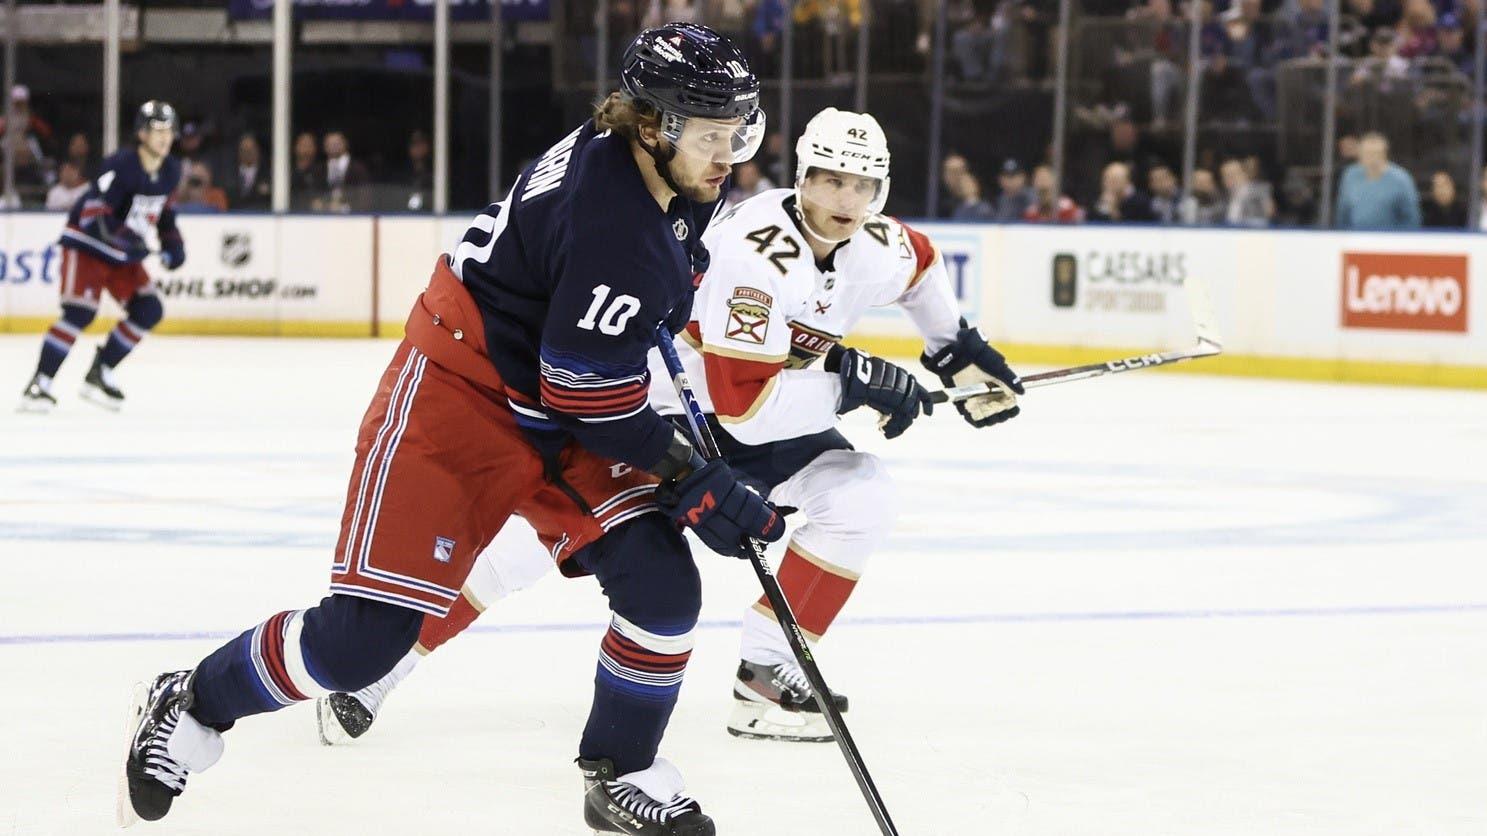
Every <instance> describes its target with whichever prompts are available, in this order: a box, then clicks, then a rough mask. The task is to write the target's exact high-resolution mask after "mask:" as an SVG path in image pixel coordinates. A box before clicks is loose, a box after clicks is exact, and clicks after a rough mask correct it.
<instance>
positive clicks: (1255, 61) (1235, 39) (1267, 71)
mask: <svg viewBox="0 0 1487 836" xmlns="http://www.w3.org/2000/svg"><path fill="white" fill-rule="evenodd" d="M1222 20H1223V23H1224V31H1225V34H1226V35H1227V36H1228V38H1229V50H1228V55H1227V60H1228V64H1229V65H1230V66H1231V67H1233V68H1234V71H1235V72H1236V73H1238V74H1240V75H1242V76H1243V77H1244V82H1245V86H1246V87H1248V88H1249V94H1250V102H1251V103H1252V104H1253V105H1254V106H1255V108H1256V109H1257V110H1259V112H1260V115H1261V117H1262V118H1264V119H1265V120H1266V121H1272V120H1274V119H1275V107H1276V104H1275V96H1276V93H1275V69H1274V68H1273V67H1271V66H1269V64H1268V63H1267V62H1268V59H1269V56H1270V54H1271V52H1272V50H1273V48H1274V40H1275V32H1274V30H1273V29H1272V27H1271V24H1270V21H1269V20H1266V19H1265V16H1264V9H1263V7H1262V5H1261V0H1239V1H1238V2H1237V3H1235V4H1234V5H1232V6H1230V7H1229V11H1227V12H1225V13H1224V14H1223V18H1222Z"/></svg>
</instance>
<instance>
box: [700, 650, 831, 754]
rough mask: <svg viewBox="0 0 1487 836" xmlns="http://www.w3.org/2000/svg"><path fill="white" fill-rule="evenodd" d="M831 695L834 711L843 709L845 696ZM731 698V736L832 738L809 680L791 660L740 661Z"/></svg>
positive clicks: (805, 738)
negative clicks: (774, 663) (774, 662)
mask: <svg viewBox="0 0 1487 836" xmlns="http://www.w3.org/2000/svg"><path fill="white" fill-rule="evenodd" d="M832 699H833V700H835V701H836V709H837V711H840V712H843V713H845V712H846V710H847V698H846V697H844V696H842V695H841V694H833V695H832ZM733 700H734V702H733V714H732V716H730V717H729V718H728V733H729V734H731V735H733V736H734V737H747V738H752V739H756V740H791V741H799V742H806V743H821V742H825V741H828V740H832V739H833V736H832V734H831V729H830V728H829V727H828V726H827V725H826V718H825V717H823V716H822V715H821V707H820V706H818V705H816V698H815V692H814V691H813V690H812V689H811V683H810V680H808V679H806V676H805V671H802V670H801V669H800V666H799V665H797V664H795V663H794V662H781V663H780V664H778V665H773V666H770V665H761V664H757V663H755V662H747V661H742V662H739V663H738V675H737V678H736V679H734V681H733Z"/></svg>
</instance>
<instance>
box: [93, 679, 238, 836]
mask: <svg viewBox="0 0 1487 836" xmlns="http://www.w3.org/2000/svg"><path fill="white" fill-rule="evenodd" d="M191 699H192V698H191V672H190V671H175V672H174V673H162V674H160V675H159V676H157V677H155V681H154V682H152V683H150V684H149V685H145V684H144V683H140V684H139V685H137V686H135V690H134V697H133V701H132V703H131V704H130V706H129V716H128V718H127V719H126V721H125V734H126V736H127V737H126V747H125V753H124V764H123V767H124V769H123V771H122V772H121V773H120V774H119V787H118V800H117V809H116V816H117V819H118V824H119V826H120V827H129V826H131V825H133V824H135V823H137V822H138V821H139V820H141V819H144V820H145V821H156V820H158V819H162V818H164V817H165V814H166V813H169V812H170V805H171V802H172V801H174V800H175V797H176V796H178V795H180V794H181V792H182V791H183V790H185V789H186V775H187V774H188V773H191V772H200V771H202V770H204V769H206V768H207V767H209V766H211V765H212V764H214V763H216V762H217V759H218V758H220V757H222V735H221V734H219V733H217V732H216V731H215V730H213V729H209V728H207V727H206V726H203V725H202V724H200V723H198V722H197V721H196V718H195V717H192V716H191V715H190V714H188V713H187V712H186V709H187V708H190V707H191Z"/></svg>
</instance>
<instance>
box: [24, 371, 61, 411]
mask: <svg viewBox="0 0 1487 836" xmlns="http://www.w3.org/2000/svg"><path fill="white" fill-rule="evenodd" d="M56 405H57V399H56V398H54V397H52V379H51V378H50V377H47V376H46V375H44V374H42V373H41V372H37V373H36V374H35V375H34V376H33V377H32V378H31V382H30V383H27V384H26V391H24V392H22V393H21V405H20V408H19V411H20V412H38V413H46V412H51V411H52V408H53V407H55V406H56Z"/></svg>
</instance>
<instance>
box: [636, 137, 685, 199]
mask: <svg viewBox="0 0 1487 836" xmlns="http://www.w3.org/2000/svg"><path fill="white" fill-rule="evenodd" d="M640 147H642V148H644V149H645V153H646V154H648V155H650V158H651V162H653V163H655V164H656V173H657V174H659V175H661V182H663V183H665V184H666V187H667V188H669V189H671V190H672V191H673V192H676V193H677V194H678V195H680V196H682V197H686V193H684V192H683V191H682V187H681V186H678V185H677V184H676V180H674V179H672V177H671V161H672V160H674V159H676V146H675V145H671V144H669V143H668V144H667V147H666V150H665V151H662V150H661V148H660V143H659V142H658V143H656V145H654V146H651V145H647V144H646V143H645V142H641V143H640Z"/></svg>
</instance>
